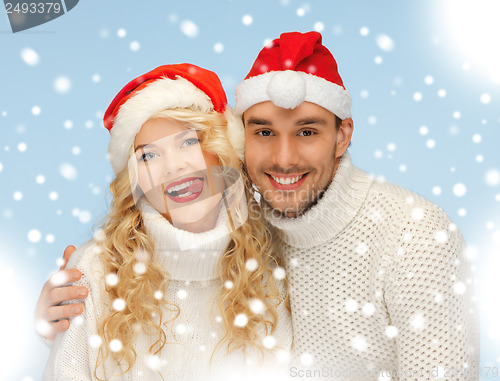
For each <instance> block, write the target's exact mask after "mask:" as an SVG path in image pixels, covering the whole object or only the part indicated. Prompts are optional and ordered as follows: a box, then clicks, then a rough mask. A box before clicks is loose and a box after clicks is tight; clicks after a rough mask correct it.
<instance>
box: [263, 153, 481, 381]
mask: <svg viewBox="0 0 500 381" xmlns="http://www.w3.org/2000/svg"><path fill="white" fill-rule="evenodd" d="M267 212H268V213H267V219H268V221H269V222H270V223H271V224H272V225H274V226H275V227H276V228H278V229H279V236H280V238H281V239H282V240H283V242H284V243H283V245H284V260H285V264H286V272H287V276H288V280H289V292H290V294H291V307H292V321H293V331H294V348H293V353H292V362H293V367H292V368H291V371H290V375H291V376H292V377H297V378H300V377H301V376H302V377H305V379H311V377H317V378H320V379H324V380H326V379H350V380H381V379H383V380H389V379H390V380H393V381H394V380H410V379H412V380H414V379H418V380H426V379H431V378H432V376H435V375H438V376H449V378H444V379H459V380H469V379H474V380H476V379H478V378H477V377H475V376H474V374H475V373H474V372H475V371H476V370H477V367H478V360H479V327H478V319H477V312H476V306H475V302H474V295H473V284H472V283H473V281H472V276H471V271H470V263H469V262H468V261H467V260H466V258H464V248H465V244H464V240H463V238H462V235H461V234H460V232H459V231H458V229H457V228H456V226H455V225H454V224H453V223H452V222H451V221H450V220H449V218H448V217H447V216H446V214H445V213H444V212H443V210H441V209H440V208H439V207H437V206H436V205H434V204H432V203H430V202H429V201H427V200H425V199H423V198H422V197H420V196H418V195H417V194H415V193H412V192H409V191H407V190H405V189H402V188H400V187H397V186H394V185H391V184H387V183H380V182H376V181H374V179H373V178H372V177H371V176H370V175H368V174H367V173H365V172H363V171H361V170H359V169H358V168H356V167H355V166H354V165H353V164H352V163H351V159H350V157H349V154H347V153H346V154H345V155H344V156H343V157H342V159H341V161H340V164H339V167H338V170H337V172H336V174H335V176H334V180H333V181H332V183H331V184H330V186H329V188H328V189H327V191H326V192H325V194H324V195H323V197H322V198H321V199H320V200H319V201H318V203H317V204H316V205H315V206H313V207H312V208H311V209H310V210H308V211H307V212H306V213H304V214H303V215H302V216H300V217H298V218H280V217H278V216H275V215H272V213H270V210H268V211H267ZM379 377H380V378H379Z"/></svg>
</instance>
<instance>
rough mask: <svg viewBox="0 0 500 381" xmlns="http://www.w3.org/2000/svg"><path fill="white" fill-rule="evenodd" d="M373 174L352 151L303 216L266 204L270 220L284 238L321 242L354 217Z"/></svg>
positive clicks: (292, 242) (307, 243)
mask: <svg viewBox="0 0 500 381" xmlns="http://www.w3.org/2000/svg"><path fill="white" fill-rule="evenodd" d="M373 180H374V179H373V177H372V176H370V175H368V174H367V173H366V172H363V171H361V170H360V169H358V168H356V167H355V166H354V165H353V164H352V162H351V157H350V155H349V153H348V152H346V153H344V155H343V156H342V157H341V159H340V162H339V165H338V167H337V171H336V172H335V175H334V177H333V180H332V182H331V183H330V185H329V186H328V188H327V190H326V191H325V193H324V194H323V197H321V199H320V200H319V201H318V202H317V204H316V205H314V206H313V207H312V208H311V209H309V210H308V211H306V212H305V213H304V214H302V215H301V216H299V217H296V218H287V217H282V216H281V215H279V216H278V214H277V213H273V210H272V209H271V208H270V207H269V206H267V207H266V206H264V213H265V217H266V220H268V221H269V223H270V224H271V225H273V226H275V227H276V228H278V229H279V234H280V236H281V238H282V239H283V241H284V242H286V243H287V244H289V245H290V246H294V247H298V248H310V247H313V246H316V245H321V244H323V243H325V242H327V241H329V240H330V239H332V238H333V237H334V236H336V235H337V234H338V233H339V232H341V231H342V230H343V229H344V228H345V227H346V226H347V225H348V224H349V222H351V221H352V219H353V218H354V216H355V215H356V214H357V213H358V211H359V209H360V208H361V205H362V204H363V201H364V200H365V198H366V196H367V194H368V190H369V188H370V186H371V184H372V183H373Z"/></svg>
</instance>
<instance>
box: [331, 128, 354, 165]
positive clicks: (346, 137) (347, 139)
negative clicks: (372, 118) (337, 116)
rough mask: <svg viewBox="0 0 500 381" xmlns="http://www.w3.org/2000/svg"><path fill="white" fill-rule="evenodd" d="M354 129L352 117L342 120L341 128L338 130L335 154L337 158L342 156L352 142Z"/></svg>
mask: <svg viewBox="0 0 500 381" xmlns="http://www.w3.org/2000/svg"><path fill="white" fill-rule="evenodd" d="M353 129H354V122H353V121H352V118H347V119H344V120H343V121H342V124H341V125H340V128H339V129H338V130H337V152H336V154H335V157H336V158H339V157H341V156H342V155H343V154H344V153H345V151H346V150H347V148H348V147H349V144H351V137H352V132H353Z"/></svg>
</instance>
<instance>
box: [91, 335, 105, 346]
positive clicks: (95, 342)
mask: <svg viewBox="0 0 500 381" xmlns="http://www.w3.org/2000/svg"><path fill="white" fill-rule="evenodd" d="M101 344H102V339H101V336H99V335H91V336H90V337H89V345H90V346H91V347H92V348H99V347H100V346H101Z"/></svg>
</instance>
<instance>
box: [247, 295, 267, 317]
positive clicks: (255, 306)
mask: <svg viewBox="0 0 500 381" xmlns="http://www.w3.org/2000/svg"><path fill="white" fill-rule="evenodd" d="M249 306H250V310H251V311H252V312H253V313H255V314H262V313H263V312H264V311H265V309H266V306H265V304H264V303H263V302H262V300H260V299H257V298H253V299H250V302H249Z"/></svg>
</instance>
